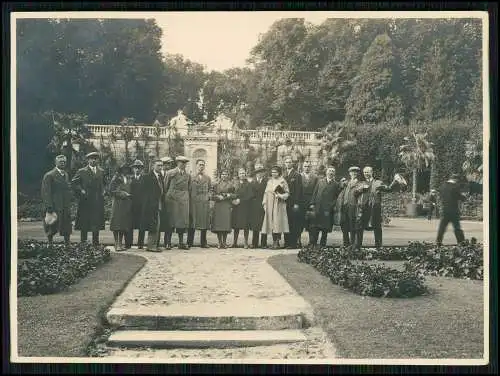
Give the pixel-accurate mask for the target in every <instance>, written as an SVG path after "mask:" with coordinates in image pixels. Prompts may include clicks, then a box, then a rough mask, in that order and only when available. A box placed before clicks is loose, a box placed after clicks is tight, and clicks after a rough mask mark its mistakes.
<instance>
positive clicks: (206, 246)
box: [200, 244, 210, 248]
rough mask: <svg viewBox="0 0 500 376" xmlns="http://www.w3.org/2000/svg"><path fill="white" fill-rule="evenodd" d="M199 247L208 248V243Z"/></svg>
mask: <svg viewBox="0 0 500 376" xmlns="http://www.w3.org/2000/svg"><path fill="white" fill-rule="evenodd" d="M200 248H210V246H209V245H208V244H203V245H201V247H200Z"/></svg>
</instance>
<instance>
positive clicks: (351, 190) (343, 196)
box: [334, 179, 362, 231]
mask: <svg viewBox="0 0 500 376" xmlns="http://www.w3.org/2000/svg"><path fill="white" fill-rule="evenodd" d="M361 192H362V184H361V183H360V182H359V180H357V179H356V180H350V181H348V182H347V183H346V184H345V186H344V188H343V189H342V191H341V192H340V194H339V196H338V198H337V202H336V207H335V213H334V224H336V225H340V226H341V227H342V229H343V230H345V231H354V230H356V229H360V227H361V220H360V217H359V210H358V208H359V206H358V199H359V195H360V194H361Z"/></svg>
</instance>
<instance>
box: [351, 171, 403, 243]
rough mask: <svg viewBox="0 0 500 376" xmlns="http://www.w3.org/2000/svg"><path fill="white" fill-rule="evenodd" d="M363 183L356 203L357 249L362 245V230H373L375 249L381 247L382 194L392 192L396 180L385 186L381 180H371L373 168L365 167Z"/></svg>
mask: <svg viewBox="0 0 500 376" xmlns="http://www.w3.org/2000/svg"><path fill="white" fill-rule="evenodd" d="M363 176H364V178H365V181H364V182H362V187H363V190H362V193H361V195H360V197H359V201H358V205H359V206H358V218H359V221H360V222H359V224H358V232H359V239H358V244H357V246H358V248H360V247H361V246H362V245H363V233H364V230H373V235H374V237H375V247H376V248H380V247H382V225H383V223H382V192H392V191H393V190H394V188H395V187H396V186H397V185H396V180H393V181H392V183H391V184H390V185H389V186H387V185H385V184H384V183H382V181H381V180H378V179H374V178H373V168H371V167H370V166H366V167H365V168H363Z"/></svg>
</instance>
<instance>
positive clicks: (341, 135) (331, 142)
mask: <svg viewBox="0 0 500 376" xmlns="http://www.w3.org/2000/svg"><path fill="white" fill-rule="evenodd" d="M321 133H322V141H321V149H322V150H324V153H322V155H323V157H324V158H325V159H327V160H325V161H322V162H323V163H324V164H325V163H327V162H331V163H336V164H339V165H340V164H342V162H343V159H344V156H345V153H346V152H347V151H348V150H350V149H351V148H353V147H354V146H356V144H357V141H356V135H355V133H354V132H351V131H350V130H349V128H348V127H346V126H343V125H339V124H337V125H336V124H334V123H330V124H328V125H327V126H326V127H324V128H323V129H322V130H321Z"/></svg>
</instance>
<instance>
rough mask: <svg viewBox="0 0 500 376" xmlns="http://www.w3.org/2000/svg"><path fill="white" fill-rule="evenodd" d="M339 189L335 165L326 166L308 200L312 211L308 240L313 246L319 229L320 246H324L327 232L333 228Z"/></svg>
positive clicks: (316, 240)
mask: <svg viewBox="0 0 500 376" xmlns="http://www.w3.org/2000/svg"><path fill="white" fill-rule="evenodd" d="M340 190H341V189H340V184H339V183H337V182H336V181H335V167H333V166H328V168H327V169H326V177H324V178H322V179H320V180H319V182H318V184H317V185H316V188H315V190H314V192H313V195H312V198H311V201H310V205H311V206H312V208H313V212H314V217H313V220H312V221H311V229H310V237H311V239H310V241H311V245H312V246H313V247H315V246H316V244H317V242H318V235H319V232H320V231H321V240H320V246H322V247H324V246H326V240H327V237H328V233H329V232H332V230H333V215H334V209H335V202H336V201H337V198H338V196H339V194H340Z"/></svg>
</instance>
